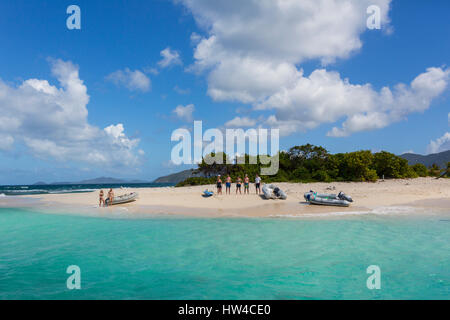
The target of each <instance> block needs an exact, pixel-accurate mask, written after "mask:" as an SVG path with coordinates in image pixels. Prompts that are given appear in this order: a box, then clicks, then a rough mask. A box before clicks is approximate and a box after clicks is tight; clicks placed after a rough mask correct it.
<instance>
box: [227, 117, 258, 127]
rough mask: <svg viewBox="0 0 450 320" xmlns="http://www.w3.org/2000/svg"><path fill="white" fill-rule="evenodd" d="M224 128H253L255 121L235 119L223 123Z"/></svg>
mask: <svg viewBox="0 0 450 320" xmlns="http://www.w3.org/2000/svg"><path fill="white" fill-rule="evenodd" d="M225 126H226V127H233V128H246V127H254V126H256V120H255V119H251V118H249V117H236V118H234V119H232V120H230V121H228V122H227V123H225Z"/></svg>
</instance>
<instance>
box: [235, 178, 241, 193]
mask: <svg viewBox="0 0 450 320" xmlns="http://www.w3.org/2000/svg"><path fill="white" fill-rule="evenodd" d="M241 185H242V179H241V177H238V178H237V181H236V194H237V193H238V191H239V193H240V194H242V191H241Z"/></svg>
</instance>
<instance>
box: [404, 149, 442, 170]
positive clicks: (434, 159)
mask: <svg viewBox="0 0 450 320" xmlns="http://www.w3.org/2000/svg"><path fill="white" fill-rule="evenodd" d="M400 157H402V158H403V159H406V160H408V163H409V165H411V166H412V165H415V164H417V163H421V164H423V165H425V166H426V167H430V166H432V165H433V164H434V163H435V164H437V165H438V166H439V167H440V168H442V169H444V168H447V163H448V162H450V150H448V151H444V152H440V153H433V154H429V155H426V156H423V155H421V154H414V153H405V154H402V155H401V156H400Z"/></svg>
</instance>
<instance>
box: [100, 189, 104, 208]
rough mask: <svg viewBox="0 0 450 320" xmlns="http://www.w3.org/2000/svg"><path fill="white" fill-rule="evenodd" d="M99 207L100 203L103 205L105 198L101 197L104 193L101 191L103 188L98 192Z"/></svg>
mask: <svg viewBox="0 0 450 320" xmlns="http://www.w3.org/2000/svg"><path fill="white" fill-rule="evenodd" d="M98 197H99V202H100V203H99V205H98V206H99V207H101V206H102V205H103V206H105V199H103V197H104V193H103V190H100V194H99V196H98Z"/></svg>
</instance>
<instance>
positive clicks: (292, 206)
mask: <svg viewBox="0 0 450 320" xmlns="http://www.w3.org/2000/svg"><path fill="white" fill-rule="evenodd" d="M277 185H278V186H279V187H280V188H281V189H282V190H284V191H285V192H286V193H287V195H288V199H287V200H266V199H264V198H263V197H262V196H258V195H256V194H255V188H254V185H251V186H250V192H251V193H250V195H244V194H242V195H240V194H238V195H236V194H235V187H234V185H233V187H232V194H231V195H225V194H224V195H214V196H213V197H210V198H203V197H202V195H201V194H202V192H203V190H205V189H210V190H214V191H216V190H215V186H213V185H210V186H195V187H183V188H174V187H165V188H138V189H132V188H129V189H126V190H121V189H116V190H115V195H116V196H118V195H120V194H123V193H126V192H131V191H136V192H138V193H139V198H138V200H137V201H135V202H132V203H128V204H123V205H117V206H112V207H109V208H98V207H97V206H98V191H96V192H92V193H72V194H45V195H32V196H20V197H14V199H13V200H12V201H13V202H14V203H15V204H14V206H18V205H20V204H21V205H22V206H29V207H30V206H32V207H33V208H41V209H47V210H50V211H52V210H54V211H61V210H64V212H65V211H70V212H78V211H86V210H88V211H96V212H97V213H101V215H108V213H111V212H114V211H117V210H124V211H126V212H128V213H131V214H133V213H139V214H141V215H142V214H158V213H164V214H169V215H186V216H199V217H271V216H290V215H301V214H308V215H314V214H316V213H317V214H321V213H329V214H332V213H334V212H336V213H340V214H342V213H351V212H361V211H370V210H374V209H377V208H380V207H392V206H393V207H395V206H405V207H417V208H428V209H429V208H432V209H433V210H438V211H450V179H439V180H437V179H434V178H418V179H407V180H405V179H402V180H385V181H382V180H380V181H378V182H375V183H368V182H339V183H337V182H334V183H308V184H303V183H278V184H277ZM330 189H332V190H330ZM309 190H314V191H316V192H327V193H337V192H339V191H344V192H345V193H347V194H349V195H351V196H352V197H353V199H354V203H353V204H352V205H351V206H350V207H349V208H342V207H325V206H314V205H308V204H307V203H305V201H304V199H303V194H304V192H307V191H309ZM105 191H107V190H105ZM30 200H31V202H30ZM2 202H3V206H5V200H3V201H2ZM96 207H97V208H96ZM428 211H429V210H428Z"/></svg>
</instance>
